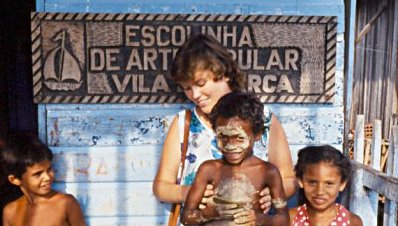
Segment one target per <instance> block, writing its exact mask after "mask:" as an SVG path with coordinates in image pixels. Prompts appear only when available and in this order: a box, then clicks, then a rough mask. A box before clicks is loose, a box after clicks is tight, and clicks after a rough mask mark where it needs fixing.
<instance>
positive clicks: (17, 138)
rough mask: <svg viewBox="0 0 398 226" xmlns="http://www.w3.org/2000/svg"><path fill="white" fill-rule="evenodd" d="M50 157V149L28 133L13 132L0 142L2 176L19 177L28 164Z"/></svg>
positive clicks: (51, 156)
mask: <svg viewBox="0 0 398 226" xmlns="http://www.w3.org/2000/svg"><path fill="white" fill-rule="evenodd" d="M52 158H53V154H52V152H51V150H50V149H49V148H48V147H47V146H46V145H45V144H43V143H42V142H40V140H39V139H38V138H37V137H36V136H34V135H32V134H29V133H13V134H10V135H8V136H6V137H5V138H4V139H3V142H0V164H1V165H0V167H1V170H2V173H3V175H4V176H9V175H14V176H15V177H17V178H21V177H22V174H24V173H25V172H26V169H27V167H28V166H33V165H34V164H36V163H40V162H42V161H45V160H49V161H51V160H52Z"/></svg>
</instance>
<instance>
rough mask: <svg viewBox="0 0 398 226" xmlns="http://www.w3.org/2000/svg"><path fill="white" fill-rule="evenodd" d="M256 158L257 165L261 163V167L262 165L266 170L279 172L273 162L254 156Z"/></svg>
mask: <svg viewBox="0 0 398 226" xmlns="http://www.w3.org/2000/svg"><path fill="white" fill-rule="evenodd" d="M256 158H257V159H258V163H259V165H261V166H262V167H264V169H265V170H267V171H268V172H279V170H278V167H276V166H275V165H274V164H272V163H271V162H268V161H264V160H262V159H260V158H258V157H256Z"/></svg>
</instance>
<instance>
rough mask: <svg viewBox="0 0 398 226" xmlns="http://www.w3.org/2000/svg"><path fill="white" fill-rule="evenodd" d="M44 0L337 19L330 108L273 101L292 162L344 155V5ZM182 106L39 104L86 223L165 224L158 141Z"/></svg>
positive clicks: (60, 179) (135, 9)
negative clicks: (157, 180)
mask: <svg viewBox="0 0 398 226" xmlns="http://www.w3.org/2000/svg"><path fill="white" fill-rule="evenodd" d="M215 2H216V1H208V0H207V1H206V0H185V1H183V0H152V1H149V0H147V1H136V0H112V1H110V0H108V1H106V0H86V1H81V0H47V1H39V0H38V1H36V9H37V11H38V12H90V13H101V12H107V13H217V14H220V13H221V14H263V15H304V16H310V15H317V16H337V17H338V27H337V31H338V35H337V47H336V48H337V54H336V77H335V79H336V82H335V84H336V95H335V101H334V103H333V104H285V105H284V104H270V105H269V106H270V108H271V109H272V111H273V112H274V113H275V114H276V115H277V116H278V118H279V120H280V121H281V122H282V125H283V126H284V128H285V130H286V133H287V137H288V141H289V144H290V148H291V150H292V156H293V159H294V160H296V153H297V150H299V149H300V148H302V147H303V146H305V145H309V144H332V145H333V146H335V147H337V148H338V149H340V150H342V144H343V137H344V93H343V92H344V68H343V67H344V62H343V60H344V44H345V43H344V1H343V0H278V1H271V0H245V1H241V0H239V1H238V0H220V1H217V3H215ZM185 106H186V105H180V104H152V105H149V104H104V105H102V104H86V105H84V104H39V119H38V120H39V133H40V136H41V139H42V140H44V141H46V142H47V144H48V145H49V146H50V148H51V149H52V150H53V152H54V153H55V161H54V167H55V170H56V180H57V183H56V185H55V187H56V188H57V189H59V190H61V191H64V192H68V193H71V194H74V195H75V196H76V197H77V199H78V200H79V202H80V204H81V205H82V207H83V209H84V214H85V216H86V219H87V222H88V223H89V224H90V225H93V226H97V225H98V226H99V225H129V226H130V225H162V224H164V223H165V222H166V221H167V215H168V210H169V206H168V205H165V204H162V203H160V202H158V201H157V200H156V199H155V197H154V196H153V194H152V189H151V188H152V181H153V178H154V176H155V172H156V168H157V165H158V160H159V157H160V154H161V148H162V142H163V139H164V137H165V134H166V132H167V129H168V126H169V124H170V122H171V120H172V117H173V116H174V114H175V113H176V112H177V111H179V110H180V109H181V108H183V107H185Z"/></svg>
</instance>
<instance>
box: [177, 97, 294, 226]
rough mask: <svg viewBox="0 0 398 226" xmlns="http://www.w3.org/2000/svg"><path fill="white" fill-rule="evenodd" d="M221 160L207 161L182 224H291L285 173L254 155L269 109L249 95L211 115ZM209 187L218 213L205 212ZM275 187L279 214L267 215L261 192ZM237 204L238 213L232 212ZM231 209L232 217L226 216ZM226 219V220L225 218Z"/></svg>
mask: <svg viewBox="0 0 398 226" xmlns="http://www.w3.org/2000/svg"><path fill="white" fill-rule="evenodd" d="M210 121H211V124H212V127H213V129H214V130H215V132H216V136H217V145H218V148H219V149H220V151H221V152H222V154H223V157H222V158H221V159H217V160H208V161H206V162H204V163H203V164H202V165H201V166H200V168H199V171H198V173H197V175H196V177H195V180H194V182H193V184H192V187H191V189H190V191H189V193H188V197H187V200H186V202H185V205H184V210H183V213H182V223H184V224H187V225H190V224H203V225H278V226H281V225H289V215H288V209H287V205H286V203H287V202H286V196H285V193H284V190H283V186H282V179H281V176H280V173H279V170H278V169H277V168H276V167H275V166H274V165H273V164H271V163H269V162H265V161H263V160H261V159H259V158H257V157H256V156H254V155H253V144H254V142H255V141H256V140H258V139H260V138H261V134H262V133H263V130H264V113H263V105H262V103H261V102H260V101H259V100H258V98H256V97H255V96H253V95H251V94H248V93H241V92H232V93H229V94H227V95H225V96H223V97H221V99H220V100H219V101H218V102H217V104H216V105H215V106H214V108H213V109H212V111H211V114H210ZM207 184H213V186H214V187H215V189H216V190H215V193H216V194H215V195H214V196H213V202H214V203H215V205H214V206H215V208H209V207H208V208H205V209H202V210H201V209H199V204H200V202H201V198H202V196H203V193H204V192H205V190H206V185H207ZM264 187H269V189H270V193H271V197H272V204H273V207H274V208H275V214H274V215H264V214H263V213H262V210H261V208H260V205H259V202H258V200H259V195H258V193H259V191H261V190H262V189H263V188H264ZM231 205H234V207H235V208H233V210H232V211H231ZM223 207H228V208H226V209H228V210H227V211H229V212H230V214H225V213H224V212H223V211H225V210H224V209H223ZM221 216H223V217H221Z"/></svg>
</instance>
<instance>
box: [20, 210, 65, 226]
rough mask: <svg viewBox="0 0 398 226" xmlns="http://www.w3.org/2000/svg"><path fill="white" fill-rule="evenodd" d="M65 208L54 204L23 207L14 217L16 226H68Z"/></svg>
mask: <svg viewBox="0 0 398 226" xmlns="http://www.w3.org/2000/svg"><path fill="white" fill-rule="evenodd" d="M64 213H65V210H62V209H61V208H60V207H57V206H54V205H45V206H40V207H21V208H20V209H19V213H17V214H16V215H15V216H18V217H16V218H15V219H14V224H13V225H15V226H68V225H69V224H68V223H67V219H66V215H65V214H64Z"/></svg>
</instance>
